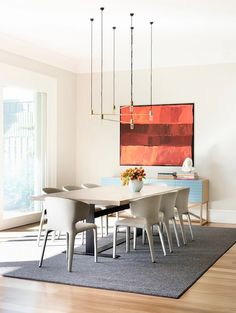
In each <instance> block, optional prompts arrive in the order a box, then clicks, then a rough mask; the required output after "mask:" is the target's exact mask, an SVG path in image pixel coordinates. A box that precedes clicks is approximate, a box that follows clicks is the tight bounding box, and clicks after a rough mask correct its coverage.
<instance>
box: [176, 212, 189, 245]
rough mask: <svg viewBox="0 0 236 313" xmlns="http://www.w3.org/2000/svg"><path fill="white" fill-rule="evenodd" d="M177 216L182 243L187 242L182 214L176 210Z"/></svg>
mask: <svg viewBox="0 0 236 313" xmlns="http://www.w3.org/2000/svg"><path fill="white" fill-rule="evenodd" d="M178 217H179V223H180V224H179V225H180V230H181V234H182V238H183V243H184V245H186V244H187V240H186V236H185V231H184V221H183V215H182V214H181V213H179V212H178Z"/></svg>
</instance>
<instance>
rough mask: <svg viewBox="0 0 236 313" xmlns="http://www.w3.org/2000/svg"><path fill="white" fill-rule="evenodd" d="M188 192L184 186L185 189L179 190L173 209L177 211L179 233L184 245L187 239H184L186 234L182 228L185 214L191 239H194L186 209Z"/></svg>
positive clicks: (188, 189)
mask: <svg viewBox="0 0 236 313" xmlns="http://www.w3.org/2000/svg"><path fill="white" fill-rule="evenodd" d="M189 192H190V188H185V189H181V190H179V191H178V194H177V198H176V203H175V209H176V211H177V214H178V218H179V222H180V230H181V234H182V238H183V243H184V244H185V245H186V244H187V239H186V234H185V230H184V222H183V215H185V216H186V217H187V219H188V224H189V230H190V234H191V238H192V240H193V239H194V238H193V230H192V224H191V218H190V213H189V211H188V199H189Z"/></svg>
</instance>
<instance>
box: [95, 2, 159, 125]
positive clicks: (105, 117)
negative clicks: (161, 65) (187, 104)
mask: <svg viewBox="0 0 236 313" xmlns="http://www.w3.org/2000/svg"><path fill="white" fill-rule="evenodd" d="M100 11H101V17H100V19H101V42H100V51H101V55H100V113H94V109H93V22H94V18H91V19H90V22H91V36H90V40H91V47H90V53H91V54H90V71H91V73H90V93H91V94H90V115H92V116H100V118H101V120H106V121H112V122H119V123H120V119H119V120H118V119H115V118H112V116H119V117H120V118H121V116H129V117H130V121H129V122H124V121H122V123H125V124H129V125H130V129H134V125H135V117H136V116H149V120H150V121H152V119H153V111H152V105H153V103H152V79H153V75H152V25H153V22H150V25H151V32H150V35H151V43H150V110H149V112H148V113H143V114H141V113H135V105H134V99H133V52H134V49H133V43H134V26H133V16H134V13H130V18H131V23H130V104H129V105H127V106H122V107H129V113H116V112H115V111H116V108H117V106H116V27H115V26H113V27H112V29H113V40H112V41H113V61H112V62H113V69H112V108H111V112H110V113H105V112H104V109H103V88H104V81H103V64H104V40H103V38H104V35H103V33H104V29H103V11H104V7H101V8H100Z"/></svg>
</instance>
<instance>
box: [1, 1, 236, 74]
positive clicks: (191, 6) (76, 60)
mask: <svg viewBox="0 0 236 313" xmlns="http://www.w3.org/2000/svg"><path fill="white" fill-rule="evenodd" d="M101 6H104V7H105V10H104V69H105V70H111V69H112V26H116V27H117V30H116V55H117V57H116V66H117V69H119V70H127V69H129V68H130V16H129V14H130V13H131V12H133V13H134V14H135V15H134V22H133V23H134V69H142V68H148V67H149V66H150V24H149V22H150V21H154V25H153V66H154V67H166V66H180V65H199V64H216V63H230V62H236V1H235V0H145V1H142V0H119V1H117V0H103V1H100V0H87V1H85V0H50V1H49V0H5V1H3V0H2V1H0V49H1V50H7V51H10V52H12V53H15V54H19V55H23V56H25V57H29V58H32V59H35V60H39V61H41V62H45V63H47V64H51V65H54V66H58V67H60V68H64V69H67V70H70V71H73V72H79V73H80V72H81V73H84V72H89V71H90V18H91V17H93V18H94V19H95V21H94V70H95V71H98V70H99V64H100V7H101Z"/></svg>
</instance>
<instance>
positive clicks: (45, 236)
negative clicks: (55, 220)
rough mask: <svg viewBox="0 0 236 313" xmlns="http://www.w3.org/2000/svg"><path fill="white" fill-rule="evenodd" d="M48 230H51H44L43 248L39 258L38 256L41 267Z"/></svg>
mask: <svg viewBox="0 0 236 313" xmlns="http://www.w3.org/2000/svg"><path fill="white" fill-rule="evenodd" d="M50 232H51V230H46V233H45V235H44V242H43V249H42V254H41V258H40V261H39V267H42V265H43V257H44V252H45V248H46V244H47V239H48V234H49V233H50Z"/></svg>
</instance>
